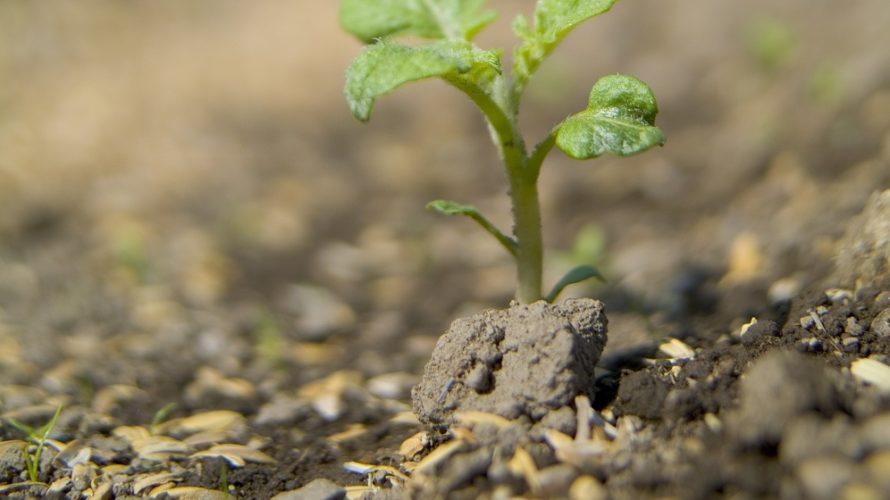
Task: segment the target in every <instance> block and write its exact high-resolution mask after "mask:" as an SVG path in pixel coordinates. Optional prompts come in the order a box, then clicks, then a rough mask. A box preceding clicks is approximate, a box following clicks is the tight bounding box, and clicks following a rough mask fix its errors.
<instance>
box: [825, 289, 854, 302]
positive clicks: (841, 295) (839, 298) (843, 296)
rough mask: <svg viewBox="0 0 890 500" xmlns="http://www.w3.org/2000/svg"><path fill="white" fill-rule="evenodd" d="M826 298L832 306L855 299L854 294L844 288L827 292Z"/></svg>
mask: <svg viewBox="0 0 890 500" xmlns="http://www.w3.org/2000/svg"><path fill="white" fill-rule="evenodd" d="M825 296H826V297H827V298H828V300H830V301H831V303H832V304H837V303H840V302H844V301H846V300H850V299H851V298H853V292H851V291H850V290H845V289H843V288H829V289H828V290H825Z"/></svg>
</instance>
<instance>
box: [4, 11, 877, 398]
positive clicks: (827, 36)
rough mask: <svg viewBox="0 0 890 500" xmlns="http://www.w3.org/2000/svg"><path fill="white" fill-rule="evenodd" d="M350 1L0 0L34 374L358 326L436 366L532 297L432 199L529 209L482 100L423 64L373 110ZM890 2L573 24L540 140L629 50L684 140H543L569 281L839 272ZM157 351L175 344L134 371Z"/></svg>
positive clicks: (277, 344) (20, 347)
mask: <svg viewBox="0 0 890 500" xmlns="http://www.w3.org/2000/svg"><path fill="white" fill-rule="evenodd" d="M491 4H492V6H493V7H495V8H497V9H499V10H500V12H501V16H500V18H499V20H498V21H497V22H496V24H495V25H493V26H492V27H491V28H489V29H488V30H486V31H484V32H483V33H482V34H481V35H480V37H479V38H478V40H477V41H478V43H479V44H480V45H482V46H483V47H510V46H512V44H513V38H512V35H511V33H510V30H509V26H510V22H511V20H512V18H513V17H514V16H515V15H516V14H518V13H520V12H522V13H526V14H528V13H530V12H531V11H532V7H533V2H532V1H530V0H528V1H517V0H501V1H495V2H491ZM336 9H337V2H334V1H315V2H311V1H308V0H297V1H295V2H278V1H266V0H262V1H253V2H242V1H236V0H213V1H210V0H192V1H189V2H173V1H160V2H159V1H130V2H119V1H112V0H102V1H94V2H88V3H83V2H29V1H21V0H2V1H0V75H2V78H0V325H2V326H0V332H2V335H0V338H2V339H3V342H4V345H5V346H6V351H5V352H7V353H9V354H10V359H9V360H6V361H4V363H14V368H15V369H14V370H12V367H13V365H10V366H9V368H10V371H9V372H8V373H10V374H11V375H10V377H13V378H14V379H15V380H19V381H21V382H22V383H29V381H30V380H32V378H33V377H35V376H36V374H38V373H40V374H41V375H40V376H41V377H44V378H43V379H42V380H44V385H46V384H47V382H46V380H47V379H46V377H50V379H49V380H55V381H56V382H54V383H58V384H63V383H68V382H64V381H68V380H70V379H71V377H70V376H69V375H71V374H72V373H83V371H84V370H85V369H86V368H85V367H84V366H85V365H84V363H83V362H76V363H73V364H72V363H69V364H66V365H65V366H64V367H62V368H60V367H59V366H60V365H58V362H59V360H60V359H68V358H71V357H74V358H80V359H90V357H96V356H100V355H101V356H102V357H103V359H104V358H107V356H106V354H107V353H108V352H116V353H119V356H111V358H113V359H119V360H120V361H119V362H118V364H115V362H114V361H109V360H108V359H104V364H105V365H107V366H105V367H104V368H97V367H91V368H90V371H89V378H90V380H91V381H92V383H94V384H102V383H103V382H107V381H110V380H115V379H116V378H118V379H119V378H120V377H123V378H124V379H128V380H132V381H134V382H138V383H140V384H141V385H143V386H145V385H146V384H148V385H151V384H163V383H165V382H164V381H167V383H173V382H175V383H177V384H178V383H179V382H181V381H182V380H190V379H191V377H192V372H191V371H190V370H191V368H188V370H189V371H188V372H187V373H186V372H185V370H186V368H184V367H182V366H180V365H181V363H178V360H180V358H179V357H178V356H186V354H175V355H170V353H171V352H177V353H190V354H188V355H189V356H197V357H198V358H199V360H201V362H202V363H208V364H211V365H213V366H214V367H215V369H217V370H219V371H220V372H221V373H223V374H226V375H231V374H234V373H239V374H245V373H247V374H248V375H246V376H247V377H248V378H251V377H250V375H249V374H250V373H251V372H250V370H252V369H257V370H259V369H258V368H256V366H258V365H261V364H263V363H266V364H268V363H277V362H281V361H282V360H281V359H280V358H282V357H283V358H285V359H284V361H285V362H293V363H298V364H301V365H304V366H307V367H308V368H307V369H306V371H303V372H300V375H299V376H300V377H307V378H309V377H311V376H312V374H313V373H315V372H313V371H312V367H313V366H315V367H316V368H317V370H320V371H324V370H325V369H326V366H327V365H325V363H327V364H328V365H331V364H336V363H338V361H335V360H338V359H341V358H340V357H338V356H342V355H343V353H344V352H346V351H345V350H347V347H349V350H350V351H351V349H354V348H356V347H359V348H362V349H364V350H363V351H362V352H364V353H365V354H364V355H363V356H362V358H361V360H360V362H359V363H358V365H357V366H358V367H359V368H360V369H363V370H365V371H366V372H369V373H380V372H383V371H385V370H392V369H394V364H395V365H399V364H400V363H401V366H402V368H404V369H406V370H411V371H415V372H416V370H417V369H418V366H419V363H422V362H423V360H425V359H426V357H427V355H428V353H429V351H430V350H431V349H432V345H433V342H434V341H435V339H436V336H437V335H438V333H440V332H442V331H444V329H445V328H446V327H447V325H448V323H449V322H450V320H451V319H453V318H454V317H455V316H457V315H461V314H465V313H468V312H473V311H476V310H478V309H480V308H483V307H502V306H504V305H505V304H506V303H507V302H508V301H509V299H510V297H511V296H512V291H513V288H514V286H515V277H514V270H513V267H512V263H511V261H510V260H509V258H508V256H507V255H506V254H504V253H503V251H502V249H501V248H500V247H499V246H498V245H497V243H496V242H494V241H493V240H491V239H490V237H489V236H488V235H486V234H484V233H483V232H482V231H480V230H479V229H478V228H477V227H475V226H474V225H473V224H471V223H470V222H467V221H464V220H459V219H445V218H441V217H437V216H435V215H434V214H431V213H429V212H427V211H425V210H424V208H423V207H424V205H425V203H426V202H428V201H430V200H432V199H435V198H448V199H454V200H457V201H461V202H466V203H473V204H476V205H477V206H479V207H480V208H482V209H483V212H485V213H487V214H488V215H489V216H490V218H492V219H493V220H494V221H496V222H497V223H498V224H499V225H500V226H501V227H503V228H505V229H506V228H509V224H510V222H509V220H510V218H509V207H508V205H507V197H506V187H505V181H504V178H503V173H502V172H501V170H500V168H501V167H500V166H499V163H498V160H497V156H496V153H495V150H494V148H493V147H492V146H491V144H490V143H489V141H488V135H487V130H486V128H485V126H484V124H483V122H482V119H481V116H480V115H479V113H478V112H477V111H476V110H475V109H474V108H473V107H472V105H471V104H470V103H469V101H468V100H466V99H465V98H464V97H463V96H462V95H461V94H460V93H458V92H457V91H455V90H453V89H451V88H449V87H447V86H446V85H444V84H442V83H441V82H424V83H420V84H413V85H409V86H406V87H405V88H403V89H401V90H399V91H398V92H396V93H395V94H393V95H392V96H388V97H386V98H384V99H381V100H380V101H379V102H378V105H377V108H376V110H375V114H374V117H373V119H372V120H371V122H370V123H368V124H359V123H358V122H356V121H355V120H354V119H353V118H352V117H351V115H350V114H349V111H348V109H347V107H346V104H345V102H344V100H343V97H342V85H343V74H344V70H345V68H346V67H347V66H348V65H349V63H350V62H351V60H352V58H353V57H354V56H355V55H356V54H357V53H358V51H359V50H360V48H361V45H360V44H359V43H358V42H357V41H355V40H353V39H351V38H350V37H349V36H347V35H345V34H344V33H342V32H341V31H340V29H339V27H338V25H337V22H336ZM888 26H890V4H888V3H887V2H886V0H860V1H858V2H854V3H852V4H845V5H843V6H841V5H840V4H839V3H837V2H830V1H828V0H787V1H784V2H779V3H777V2H773V1H766V0H752V1H748V2H731V1H728V0H709V1H703V0H697V1H696V0H676V1H673V2H653V1H646V0H623V1H621V2H618V4H617V5H616V6H615V7H614V9H613V11H612V12H611V13H609V14H607V15H604V16H602V17H601V18H598V19H595V20H593V21H591V22H589V23H587V24H585V25H583V26H582V27H581V28H579V29H578V30H577V31H576V32H575V33H573V34H572V35H571V36H570V37H569V38H568V39H567V41H566V42H565V43H564V45H563V46H562V47H561V48H560V49H559V50H558V51H557V52H556V53H555V54H554V56H553V57H552V58H551V59H550V60H548V62H547V63H546V64H545V65H544V66H543V67H542V68H541V70H540V71H539V74H538V76H537V77H536V80H534V81H533V84H532V85H531V87H530V88H529V91H528V95H527V98H526V100H525V102H524V107H523V113H522V126H523V128H524V130H525V131H526V132H527V134H528V135H527V137H528V140H529V142H531V143H534V142H537V139H538V138H540V137H542V136H543V134H545V133H546V132H547V131H548V130H549V129H550V128H551V127H552V126H553V125H554V124H556V123H558V122H559V121H560V120H561V119H562V118H564V117H565V116H567V115H568V114H570V113H574V112H576V111H578V110H580V109H581V108H583V107H584V106H585V103H586V98H587V93H588V91H589V89H590V87H591V85H592V84H593V83H594V82H595V81H596V79H597V78H599V77H600V76H602V75H605V74H609V73H616V72H620V73H627V74H632V75H635V76H637V77H639V78H641V79H643V80H645V81H646V82H647V83H648V84H649V85H650V86H651V87H652V88H653V90H654V91H655V94H656V96H657V97H658V100H659V104H660V108H661V113H660V114H659V116H658V124H659V126H660V127H661V128H662V129H663V130H664V131H665V133H666V135H667V137H668V143H667V145H666V146H665V147H664V148H660V149H657V150H653V151H650V152H647V153H645V154H643V155H641V156H639V157H634V158H631V159H622V160H618V159H615V158H602V159H598V160H596V161H592V162H575V161H572V160H569V159H567V158H566V157H564V156H562V155H561V153H559V152H555V153H554V154H553V155H552V156H551V158H550V159H548V161H547V163H546V165H545V167H544V170H543V174H542V179H541V189H542V203H543V212H544V217H545V240H546V243H547V246H548V248H550V249H552V250H551V252H550V254H549V257H548V263H547V268H548V277H547V281H548V283H552V282H553V281H555V279H556V278H558V276H559V275H560V272H561V270H564V269H566V268H568V267H569V266H571V265H574V264H578V263H593V264H595V265H597V266H599V267H601V268H602V269H603V271H604V273H606V275H607V277H608V278H609V285H608V286H605V287H604V286H599V287H594V288H585V287H577V288H573V289H572V293H575V294H588V295H593V296H595V297H605V298H610V297H611V298H612V302H611V303H609V304H608V305H607V307H609V310H610V311H615V316H614V318H619V319H618V321H617V322H616V321H615V320H614V319H613V325H615V328H617V329H618V330H621V329H622V328H624V329H625V330H628V329H630V330H632V329H634V328H637V326H638V323H634V322H633V321H631V320H630V319H628V320H627V321H626V322H624V323H622V322H621V320H620V318H621V317H622V314H624V315H627V316H628V317H630V316H633V315H635V314H637V313H639V312H640V311H644V312H647V313H652V312H658V311H660V310H664V309H670V308H672V307H689V304H686V303H684V304H685V305H682V306H677V303H678V302H677V300H679V299H677V296H678V294H679V295H683V294H685V293H687V292H688V291H689V290H690V289H693V288H696V287H697V286H698V285H699V284H701V283H704V282H707V283H710V285H709V286H712V287H714V289H715V290H716V292H714V293H716V294H717V295H718V299H719V296H725V294H726V293H728V292H727V290H732V289H733V287H742V288H744V289H745V290H753V291H754V292H753V293H755V296H757V297H760V296H763V297H765V296H766V294H767V292H768V291H769V290H770V289H771V287H772V288H775V287H776V284H777V283H780V284H782V285H783V286H785V288H784V289H782V290H786V293H789V292H787V290H792V292H791V293H793V290H796V289H799V288H801V287H804V286H806V285H807V284H809V283H812V282H814V281H816V280H818V279H821V277H822V276H823V275H824V274H825V273H827V272H828V271H830V265H831V257H832V255H833V244H834V242H835V241H836V239H837V238H838V237H839V236H840V235H841V234H842V233H843V230H844V224H845V221H846V220H847V219H848V218H849V217H850V216H851V215H853V214H855V213H856V212H858V211H859V210H860V209H861V207H862V206H863V205H864V203H865V200H866V198H867V196H868V195H869V194H870V193H871V192H873V191H875V190H878V189H880V188H883V187H886V186H887V185H888V183H890V50H887V47H890V30H888V29H887V27H888ZM508 54H509V51H508ZM721 294H723V295H721ZM681 298H682V297H681ZM733 300H734V299H733ZM733 300H729V301H726V300H724V302H733ZM681 302H682V301H681ZM727 307H730V308H732V307H733V306H731V305H730V306H727ZM746 307H748V303H747V302H746V303H745V304H743V305H742V306H739V307H738V308H737V309H738V311H735V309H733V311H735V312H737V314H735V315H733V316H730V317H732V318H735V317H736V316H738V317H742V316H743V314H744V308H746ZM610 317H613V316H611V315H610ZM621 325H625V326H623V327H622V326H621ZM626 325H637V326H626ZM613 338H614V336H613ZM320 341H330V342H329V343H328V344H326V345H327V347H325V349H328V347H330V346H333V347H330V349H333V351H331V350H324V349H321V348H320V347H319V346H318V344H319V342H320ZM349 342H352V344H349ZM393 342H396V343H395V344H393ZM394 345H396V346H398V347H396V348H395V349H397V350H403V351H405V352H408V353H411V354H412V356H409V357H407V358H406V360H405V361H398V360H394V359H392V358H391V357H389V356H388V354H389V353H388V351H392V350H393V349H394V347H393V346H394ZM338 346H339V347H338ZM362 346H364V347H362ZM337 349H340V350H339V351H338V350H337ZM378 351H379V352H378ZM375 352H378V354H374V353H375ZM102 353H106V354H102ZM325 356H327V357H325ZM16 357H17V358H18V361H14V362H13V361H12V358H16ZM134 357H135V358H140V357H145V358H146V359H154V360H155V361H156V362H157V364H156V365H155V367H154V368H152V370H148V369H146V370H147V371H145V372H139V373H136V374H130V371H131V370H132V368H125V367H124V365H125V364H126V363H125V360H126V359H130V358H134ZM19 363H21V364H19ZM186 364H187V365H188V363H186ZM158 366H161V367H163V366H167V367H168V368H169V370H168V371H166V372H164V370H163V369H162V370H158V368H157V367H158ZM190 366H192V367H193V366H194V364H192V365H190ZM48 367H53V368H52V371H50V372H49V373H48V374H47V373H45V371H46V370H47V369H48ZM396 367H398V366H396ZM66 370H67V371H66ZM57 372H58V373H57ZM158 372H164V373H158ZM121 373H125V374H126V375H121ZM256 373H261V372H260V371H257V372H256ZM290 376H295V375H290ZM52 377H55V378H52ZM75 378H76V377H75ZM256 378H260V377H259V375H257V376H256ZM170 387H171V388H172V387H175V384H173V385H170Z"/></svg>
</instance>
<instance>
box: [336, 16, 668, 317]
mask: <svg viewBox="0 0 890 500" xmlns="http://www.w3.org/2000/svg"><path fill="white" fill-rule="evenodd" d="M616 1H617V0H538V2H537V4H536V7H535V12H534V16H533V18H534V23H530V22H529V20H528V19H526V18H525V17H524V16H521V15H520V16H519V17H517V18H516V20H515V21H514V22H513V31H514V33H515V34H516V36H517V37H518V38H519V43H518V44H517V46H516V47H515V48H514V50H513V65H512V66H513V67H512V71H510V72H507V71H506V70H505V69H504V67H503V66H502V63H501V55H502V53H503V51H502V50H483V49H481V48H479V47H477V46H476V45H475V44H474V43H473V42H472V39H473V37H474V35H476V34H477V33H478V32H479V31H480V30H482V29H483V28H484V27H485V26H487V25H488V24H489V23H491V22H492V21H493V20H494V18H495V13H494V12H492V11H485V10H482V9H483V6H484V4H485V0H342V2H341V4H340V23H341V24H342V26H343V27H344V29H346V30H347V31H349V32H350V33H352V34H353V35H355V36H357V37H358V38H359V39H361V40H362V41H364V42H365V43H367V44H368V46H367V47H366V48H365V50H364V51H362V53H361V54H359V56H358V57H357V58H356V59H355V61H353V63H352V65H351V66H350V67H349V69H348V70H347V72H346V88H345V94H346V100H347V102H348V104H349V107H350V109H351V110H352V114H353V115H354V116H355V117H356V118H357V119H359V120H361V121H367V120H368V119H370V117H371V111H372V109H373V107H374V103H375V102H376V100H377V99H378V98H379V97H381V96H383V95H385V94H388V93H389V92H391V91H393V90H395V89H396V88H397V87H399V86H401V85H403V84H405V83H408V82H412V81H416V80H423V79H426V78H441V79H443V80H445V81H446V82H448V83H449V84H451V85H453V86H454V87H456V88H457V89H459V90H461V91H462V92H464V93H465V94H466V95H467V96H468V97H469V98H470V99H471V100H472V101H473V102H474V103H475V104H476V106H477V107H478V108H479V109H480V111H482V113H483V115H484V116H485V118H486V119H487V121H488V125H489V130H490V132H491V137H492V141H493V142H494V144H495V146H496V147H497V148H498V152H499V153H500V157H501V160H502V162H503V165H504V169H505V170H506V174H507V179H508V181H509V186H510V199H511V202H512V208H513V221H514V224H513V235H512V236H509V235H507V234H504V233H503V232H502V231H500V230H499V229H498V228H497V227H495V225H494V224H492V223H491V222H490V221H489V220H488V219H487V218H486V217H485V216H483V215H482V214H481V213H480V212H479V210H477V209H476V208H475V207H473V206H471V205H464V204H461V203H457V202H453V201H446V200H436V201H434V202H432V203H430V204H429V208H430V209H432V210H435V211H437V212H440V213H442V214H446V215H464V216H467V217H469V218H471V219H473V220H475V221H476V222H477V223H479V225H480V226H482V228H483V229H484V230H486V231H487V232H489V233H490V234H491V235H492V236H494V238H495V239H496V240H497V241H498V242H499V243H500V244H501V245H502V246H503V247H504V248H505V249H506V250H507V252H509V253H510V255H512V256H513V258H514V259H515V261H516V269H517V274H518V279H519V286H518V290H517V294H516V298H517V299H518V300H519V301H520V302H524V303H530V302H534V301H537V300H539V299H542V298H546V299H547V300H549V301H552V300H554V299H555V298H556V296H557V295H558V294H559V293H560V292H561V291H562V289H563V288H564V287H566V286H568V285H570V284H572V283H577V282H579V281H583V280H585V279H589V278H592V277H600V278H601V276H600V273H599V272H598V271H597V270H596V269H595V268H593V267H591V266H580V267H576V268H574V269H572V270H570V271H569V272H568V273H566V275H565V276H564V277H563V278H562V279H561V280H559V281H558V282H557V284H556V285H555V286H554V287H553V288H552V290H551V291H550V292H549V293H547V294H546V295H544V294H543V293H542V268H543V265H542V262H543V255H544V250H543V246H542V237H541V213H540V206H539V202H538V188H537V181H538V175H539V173H540V170H541V164H542V163H543V162H544V159H545V158H546V156H547V155H548V154H549V153H550V151H551V150H552V149H553V147H554V146H556V147H558V148H559V149H561V150H562V151H563V152H564V153H565V154H567V155H568V156H570V157H571V158H575V159H579V160H585V159H590V158H596V157H598V156H600V155H602V154H604V153H611V154H614V155H617V156H628V155H632V154H636V153H640V152H642V151H645V150H647V149H649V148H651V147H653V146H655V145H662V144H664V140H665V139H664V135H663V134H662V132H661V130H660V129H658V128H657V127H655V115H656V114H657V113H658V105H657V103H656V101H655V96H654V95H653V93H652V91H651V90H650V89H649V87H648V86H647V85H646V84H645V83H643V82H642V81H640V80H638V79H636V78H634V77H631V76H625V75H609V76H606V77H603V78H601V79H600V80H599V81H598V82H596V84H595V85H594V86H593V88H592V89H591V91H590V98H589V100H588V104H587V108H586V109H585V110H583V111H581V112H579V113H577V114H574V115H572V116H570V117H568V118H566V119H565V120H564V121H562V122H561V123H559V124H558V125H556V126H555V127H554V128H553V129H552V130H551V131H550V133H549V134H548V135H547V136H546V137H544V138H543V139H542V140H540V141H539V142H538V143H537V144H536V145H535V146H534V147H533V148H532V149H531V151H529V150H527V149H526V146H525V144H526V143H525V140H524V139H523V137H522V134H521V132H520V130H519V123H518V116H519V104H520V101H521V98H522V95H523V93H524V91H525V89H526V85H527V84H528V82H529V80H530V79H531V77H532V75H533V74H534V73H535V71H536V70H537V69H538V67H539V66H540V65H541V63H542V62H543V61H544V60H545V59H546V58H547V56H549V55H550V54H551V53H552V52H553V50H554V49H555V48H556V47H557V45H559V43H560V42H561V41H562V40H563V39H564V38H565V37H566V36H567V35H568V34H569V33H570V32H571V31H572V30H573V29H574V28H575V27H576V26H578V25H579V24H581V23H582V22H584V21H587V20H588V19H591V18H593V17H595V16H598V15H600V14H602V13H604V12H606V11H608V10H609V9H610V8H611V7H612V5H613V4H614V3H615V2H616ZM400 36H411V37H414V38H415V39H417V38H419V39H421V40H424V41H423V42H421V43H419V44H416V45H407V44H404V43H401V42H398V41H396V38H397V37H400Z"/></svg>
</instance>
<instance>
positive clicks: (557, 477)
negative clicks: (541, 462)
mask: <svg viewBox="0 0 890 500" xmlns="http://www.w3.org/2000/svg"><path fill="white" fill-rule="evenodd" d="M577 477H578V471H576V470H575V468H574V467H572V466H571V465H569V464H556V465H551V466H550V467H546V468H544V469H541V470H540V471H538V474H537V483H538V484H537V486H538V488H537V491H535V493H536V494H537V495H539V496H542V497H545V498H559V497H561V496H564V495H565V493H566V491H569V488H570V487H571V485H572V483H573V482H574V481H575V478H577Z"/></svg>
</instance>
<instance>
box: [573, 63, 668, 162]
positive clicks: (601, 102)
mask: <svg viewBox="0 0 890 500" xmlns="http://www.w3.org/2000/svg"><path fill="white" fill-rule="evenodd" d="M657 114H658V104H657V102H656V101H655V96H654V95H653V94H652V90H650V89H649V87H648V86H647V85H646V84H645V83H643V82H642V81H640V80H638V79H636V78H634V77H631V76H625V75H610V76H606V77H603V78H601V79H600V80H599V81H598V82H596V85H594V86H593V89H591V91H590V100H589V102H588V104H587V109H586V110H584V111H582V112H580V113H578V114H576V115H573V116H571V117H569V118H568V119H566V120H565V121H564V122H562V124H560V125H559V127H558V130H557V132H556V145H557V147H559V149H561V150H562V151H563V152H565V154H567V155H569V156H571V157H572V158H576V159H579V160H583V159H588V158H596V157H597V156H600V155H601V154H603V153H612V154H614V155H618V156H628V155H632V154H636V153H640V152H643V151H645V150H647V149H649V148H651V147H652V146H656V145H658V146H660V145H663V144H664V141H665V139H664V134H663V133H662V132H661V130H660V129H659V128H658V127H656V126H655V116H656V115H657Z"/></svg>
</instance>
